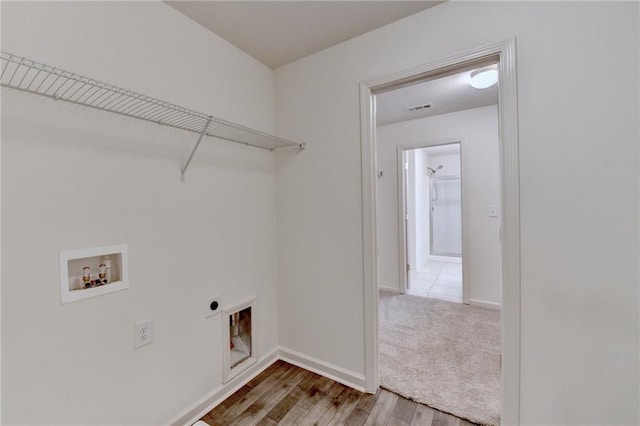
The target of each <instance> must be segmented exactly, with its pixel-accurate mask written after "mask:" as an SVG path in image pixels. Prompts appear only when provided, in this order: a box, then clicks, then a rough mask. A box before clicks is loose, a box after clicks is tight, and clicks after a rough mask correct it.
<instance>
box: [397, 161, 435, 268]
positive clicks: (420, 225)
mask: <svg viewBox="0 0 640 426" xmlns="http://www.w3.org/2000/svg"><path fill="white" fill-rule="evenodd" d="M414 152H415V159H416V164H415V174H416V177H415V180H416V188H415V189H416V190H415V193H414V194H413V196H414V198H415V208H416V212H415V215H416V262H415V264H414V265H411V266H412V267H413V268H414V269H420V268H422V267H423V266H424V264H425V263H427V258H428V256H429V177H428V174H427V153H426V152H425V151H424V150H421V149H417V150H415V151H414ZM393 175H395V173H394V174H393ZM396 199H397V198H396ZM396 210H397V209H396ZM396 241H397V239H396ZM396 246H397V244H396Z"/></svg>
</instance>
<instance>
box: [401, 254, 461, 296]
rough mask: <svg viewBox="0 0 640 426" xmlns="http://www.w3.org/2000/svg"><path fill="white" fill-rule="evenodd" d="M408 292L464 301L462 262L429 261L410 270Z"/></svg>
mask: <svg viewBox="0 0 640 426" xmlns="http://www.w3.org/2000/svg"><path fill="white" fill-rule="evenodd" d="M407 294H411V295H414V296H421V297H431V298H434V299H442V300H448V301H450V302H457V303H462V264H461V263H446V262H427V264H426V265H425V266H423V267H422V269H420V270H419V271H410V272H409V288H408V289H407Z"/></svg>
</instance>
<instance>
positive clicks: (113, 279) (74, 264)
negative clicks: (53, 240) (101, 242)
mask: <svg viewBox="0 0 640 426" xmlns="http://www.w3.org/2000/svg"><path fill="white" fill-rule="evenodd" d="M59 258H60V301H61V303H69V302H75V301H77V300H82V299H87V298H89V297H94V296H101V295H103V294H108V293H113V292H115V291H120V290H125V289H127V288H129V269H128V261H127V245H126V244H118V245H113V246H104V247H92V248H86V249H80V250H65V251H61V252H60V256H59Z"/></svg>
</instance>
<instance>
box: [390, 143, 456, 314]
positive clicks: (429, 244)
mask: <svg viewBox="0 0 640 426" xmlns="http://www.w3.org/2000/svg"><path fill="white" fill-rule="evenodd" d="M398 149H399V151H398V158H399V159H401V161H402V164H401V167H403V179H402V182H401V184H402V189H401V191H402V192H401V193H402V197H401V198H402V200H403V202H401V207H402V208H403V212H402V213H401V215H400V217H403V218H405V220H404V224H402V225H403V226H401V227H400V230H399V232H400V233H402V234H403V239H404V241H403V242H402V243H401V244H403V246H404V247H405V250H404V256H401V257H404V258H405V260H404V261H402V260H401V262H402V263H401V264H406V268H404V271H405V272H406V274H405V275H406V276H405V280H406V289H403V290H404V291H401V292H406V293H407V294H410V295H414V296H420V297H430V298H435V299H441V300H447V301H451V302H456V303H462V301H463V287H464V282H463V273H462V270H463V267H462V264H463V253H462V247H463V244H462V240H463V229H462V175H461V170H462V167H461V152H460V150H461V143H460V142H452V143H440V144H428V145H425V146H423V147H418V148H402V147H399V148H398Z"/></svg>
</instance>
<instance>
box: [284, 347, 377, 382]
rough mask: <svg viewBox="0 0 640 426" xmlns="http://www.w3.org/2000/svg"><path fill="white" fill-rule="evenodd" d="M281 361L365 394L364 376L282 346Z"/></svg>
mask: <svg viewBox="0 0 640 426" xmlns="http://www.w3.org/2000/svg"><path fill="white" fill-rule="evenodd" d="M279 354H280V359H281V360H283V361H285V362H288V363H289V364H293V365H296V366H298V367H300V368H304V369H305V370H309V371H312V372H314V373H317V374H320V375H321V376H324V377H326V378H328V379H331V380H334V381H336V382H338V383H342V384H343V385H345V386H349V387H350V388H353V389H356V390H359V391H360V392H364V391H365V389H364V382H365V380H364V376H363V375H362V374H358V373H356V372H354V371H350V370H347V369H345V368H342V367H339V366H337V365H334V364H330V363H328V362H325V361H322V360H320V359H317V358H314V357H312V356H309V355H306V354H303V353H300V352H297V351H294V350H293V349H289V348H285V347H283V346H280V351H279Z"/></svg>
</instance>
